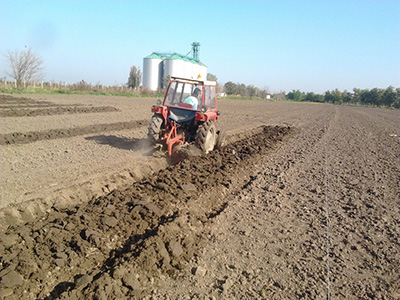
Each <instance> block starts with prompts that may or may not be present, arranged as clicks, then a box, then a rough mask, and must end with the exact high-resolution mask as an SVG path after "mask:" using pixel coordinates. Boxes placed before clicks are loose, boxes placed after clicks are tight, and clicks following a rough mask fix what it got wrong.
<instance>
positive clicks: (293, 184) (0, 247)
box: [0, 95, 400, 299]
mask: <svg viewBox="0 0 400 300" xmlns="http://www.w3.org/2000/svg"><path fill="white" fill-rule="evenodd" d="M0 100H1V101H0V116H1V118H0V124H1V126H0V134H1V136H0V149H1V152H2V155H1V211H0V212H1V224H2V230H1V233H0V240H1V243H0V253H1V255H2V256H1V257H0V280H1V281H0V298H4V299H114V298H121V299H125V298H145V299H212V298H214V299H221V298H222V299H300V298H302V299H326V298H332V299H399V298H400V290H399V275H400V270H399V266H400V248H399V246H400V243H399V219H400V218H399V217H400V215H399V209H400V204H399V174H400V172H399V171H400V170H399V168H400V164H399V157H400V153H399V148H400V147H399V128H400V113H399V111H398V110H384V109H372V108H362V107H344V106H332V105H325V104H304V103H273V102H261V101H224V100H222V101H220V102H219V109H220V110H221V112H222V114H221V119H220V121H219V126H220V127H221V128H223V129H225V130H226V131H227V133H228V137H229V143H228V145H227V146H226V147H225V148H223V149H220V150H218V151H214V152H212V153H211V154H209V155H208V156H205V157H199V156H197V157H191V158H190V159H188V160H186V161H184V162H182V163H180V164H178V165H176V166H168V164H167V162H166V159H165V155H164V154H163V153H162V152H160V151H155V150H154V149H152V148H150V147H149V146H148V145H147V142H146V139H145V136H146V131H147V122H148V120H149V119H150V117H151V113H150V106H151V105H152V104H153V103H155V99H136V98H123V97H104V96H76V95H74V96H72V95H27V96H23V97H22V96H9V95H0Z"/></svg>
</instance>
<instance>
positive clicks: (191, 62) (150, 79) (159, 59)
mask: <svg viewBox="0 0 400 300" xmlns="http://www.w3.org/2000/svg"><path fill="white" fill-rule="evenodd" d="M199 46H200V44H199V43H195V42H194V43H193V44H192V51H191V52H189V53H188V54H187V55H182V54H179V53H172V54H165V53H159V52H153V53H152V54H150V55H149V56H146V57H145V58H144V59H143V86H144V87H146V88H148V89H150V90H153V91H155V90H157V89H159V88H163V86H162V84H163V79H164V78H166V77H168V76H174V77H182V78H188V79H202V80H206V79H207V66H206V65H204V64H203V63H202V62H200V60H199ZM190 53H192V57H190V56H188V55H189V54H190Z"/></svg>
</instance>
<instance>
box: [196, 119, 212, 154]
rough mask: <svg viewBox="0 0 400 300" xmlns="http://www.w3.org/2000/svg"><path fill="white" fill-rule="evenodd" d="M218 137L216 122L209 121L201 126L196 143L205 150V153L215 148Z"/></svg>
mask: <svg viewBox="0 0 400 300" xmlns="http://www.w3.org/2000/svg"><path fill="white" fill-rule="evenodd" d="M216 137H217V129H216V127H215V122H213V121H208V122H205V123H203V124H201V125H200V126H199V128H198V129H197V132H196V140H195V142H196V145H197V147H199V148H200V149H201V151H203V153H204V154H207V153H209V152H210V151H212V150H214V146H215V141H216Z"/></svg>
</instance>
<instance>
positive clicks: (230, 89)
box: [224, 81, 236, 95]
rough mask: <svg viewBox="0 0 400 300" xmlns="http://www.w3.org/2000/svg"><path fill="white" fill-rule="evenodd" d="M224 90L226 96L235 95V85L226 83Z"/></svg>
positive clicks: (230, 82) (229, 82)
mask: <svg viewBox="0 0 400 300" xmlns="http://www.w3.org/2000/svg"><path fill="white" fill-rule="evenodd" d="M224 90H225V93H226V94H227V95H234V94H236V84H234V83H233V82H232V81H228V82H227V83H225V85H224Z"/></svg>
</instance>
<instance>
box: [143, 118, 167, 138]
mask: <svg viewBox="0 0 400 300" xmlns="http://www.w3.org/2000/svg"><path fill="white" fill-rule="evenodd" d="M163 122H164V119H163V117H162V116H161V115H156V114H155V115H153V116H152V117H151V120H150V123H149V128H148V131H147V138H148V139H149V141H150V142H151V143H153V144H155V143H156V142H157V141H159V140H160V138H161V137H160V132H161V126H162V124H163Z"/></svg>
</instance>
